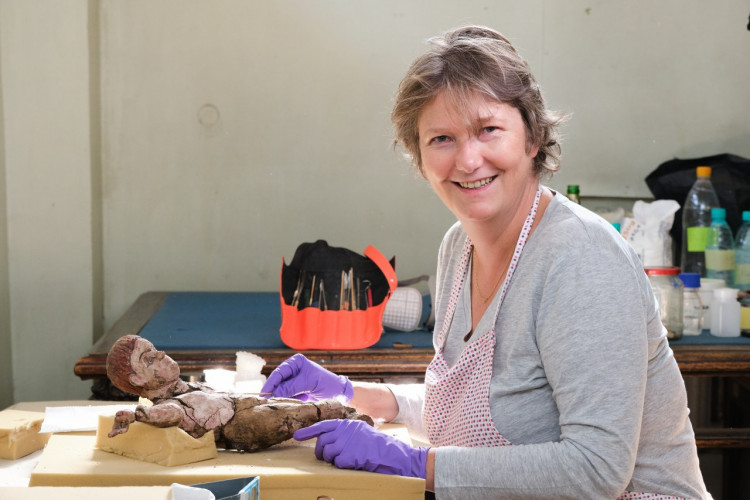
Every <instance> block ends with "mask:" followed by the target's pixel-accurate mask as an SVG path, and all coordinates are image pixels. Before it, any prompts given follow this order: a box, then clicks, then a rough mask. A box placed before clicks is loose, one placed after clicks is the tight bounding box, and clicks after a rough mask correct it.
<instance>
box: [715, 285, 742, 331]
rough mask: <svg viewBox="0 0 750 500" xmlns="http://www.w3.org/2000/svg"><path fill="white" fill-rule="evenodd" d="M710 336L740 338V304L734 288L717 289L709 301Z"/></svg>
mask: <svg viewBox="0 0 750 500" xmlns="http://www.w3.org/2000/svg"><path fill="white" fill-rule="evenodd" d="M711 335H714V336H716V337H739V336H740V303H739V302H738V301H737V290H735V289H734V288H717V289H716V290H714V296H713V300H712V301H711Z"/></svg>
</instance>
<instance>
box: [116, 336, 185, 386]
mask: <svg viewBox="0 0 750 500" xmlns="http://www.w3.org/2000/svg"><path fill="white" fill-rule="evenodd" d="M107 377H109V380H110V381H111V382H112V384H114V386H115V387H117V388H118V389H120V390H122V391H125V392H128V393H130V394H137V395H139V396H142V397H148V393H149V392H150V391H154V390H157V389H162V388H164V387H167V386H170V385H172V384H174V382H176V381H177V380H179V378H180V367H179V365H178V364H177V363H176V362H175V361H174V360H173V359H172V358H170V357H169V356H167V355H166V354H165V353H164V351H158V350H157V349H156V348H155V347H154V345H153V344H152V343H151V342H149V341H148V340H146V339H144V338H143V337H139V336H138V335H125V336H123V337H120V338H119V339H117V341H116V342H115V343H114V345H113V346H112V348H111V349H110V350H109V353H108V354H107Z"/></svg>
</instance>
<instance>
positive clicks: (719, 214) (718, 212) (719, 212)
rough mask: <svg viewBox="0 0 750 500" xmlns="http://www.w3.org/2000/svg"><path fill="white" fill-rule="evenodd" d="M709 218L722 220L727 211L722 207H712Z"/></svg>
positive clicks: (725, 216)
mask: <svg viewBox="0 0 750 500" xmlns="http://www.w3.org/2000/svg"><path fill="white" fill-rule="evenodd" d="M711 218H712V219H716V220H724V219H726V218H727V211H726V209H724V208H712V209H711Z"/></svg>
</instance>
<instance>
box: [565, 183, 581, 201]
mask: <svg viewBox="0 0 750 500" xmlns="http://www.w3.org/2000/svg"><path fill="white" fill-rule="evenodd" d="M579 194H580V189H579V188H578V184H569V185H568V199H569V200H570V201H572V202H574V203H578V204H579V205H580V204H581V199H580V197H579Z"/></svg>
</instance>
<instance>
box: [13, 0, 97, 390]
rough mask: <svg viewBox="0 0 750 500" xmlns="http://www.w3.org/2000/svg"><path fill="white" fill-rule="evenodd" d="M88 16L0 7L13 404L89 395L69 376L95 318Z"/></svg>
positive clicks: (49, 4) (50, 2) (62, 8)
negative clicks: (14, 402)
mask: <svg viewBox="0 0 750 500" xmlns="http://www.w3.org/2000/svg"><path fill="white" fill-rule="evenodd" d="M88 7H89V6H88V2H87V1H85V0H75V1H72V0H66V1H65V2H57V1H55V0H44V1H41V0H34V1H32V2H27V1H24V0H4V1H2V2H0V36H1V38H0V49H1V50H2V52H1V53H0V56H1V57H0V62H1V63H2V71H1V73H0V74H1V75H2V96H3V106H2V109H3V115H2V121H3V126H2V130H3V132H4V140H3V143H4V146H5V147H4V158H3V160H4V164H5V190H4V194H3V196H4V198H5V205H6V212H5V217H4V218H3V224H4V229H5V231H7V259H6V260H5V262H6V263H7V266H6V267H5V270H7V276H8V280H7V283H8V284H7V290H8V296H9V315H5V316H4V318H8V317H9V325H10V345H11V352H12V359H13V362H12V380H13V398H14V400H17V401H18V400H28V401H34V400H42V399H59V398H69V397H85V396H87V394H88V391H87V387H86V386H85V384H83V383H82V382H80V381H79V380H77V379H76V378H75V377H74V376H73V374H72V371H73V369H72V368H73V365H74V364H75V361H76V359H77V358H78V357H79V356H80V355H81V354H82V353H84V352H86V350H87V349H88V347H89V346H90V345H91V340H92V336H93V335H92V330H93V327H92V325H93V315H94V313H93V309H92V308H93V304H94V300H93V293H94V290H93V274H92V273H93V266H92V262H93V258H92V252H93V251H94V249H93V248H92V241H93V238H92V213H94V208H93V207H92V190H91V175H92V173H91V172H92V170H91V154H90V148H91V144H90V137H91V131H90V117H89V96H90V89H89V68H88V59H89V57H88V47H89V41H88V27H87V23H88ZM96 251H97V252H101V249H97V250H96ZM0 284H1V283H0ZM4 340H5V341H7V337H5V338H4Z"/></svg>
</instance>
